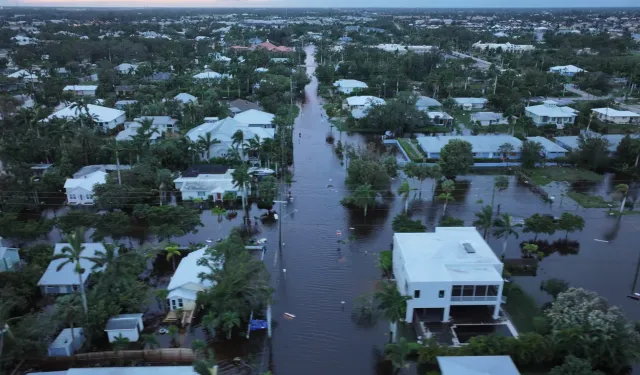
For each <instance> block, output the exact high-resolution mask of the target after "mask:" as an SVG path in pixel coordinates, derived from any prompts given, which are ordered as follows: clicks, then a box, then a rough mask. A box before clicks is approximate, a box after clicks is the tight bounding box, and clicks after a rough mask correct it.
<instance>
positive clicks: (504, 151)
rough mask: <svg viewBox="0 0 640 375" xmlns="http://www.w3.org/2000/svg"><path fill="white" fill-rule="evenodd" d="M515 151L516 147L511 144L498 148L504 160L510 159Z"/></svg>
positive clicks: (504, 144)
mask: <svg viewBox="0 0 640 375" xmlns="http://www.w3.org/2000/svg"><path fill="white" fill-rule="evenodd" d="M514 150H515V147H513V145H512V144H511V143H509V142H505V143H503V144H501V145H500V147H498V153H500V154H501V155H502V159H503V160H508V159H509V154H510V153H512V152H513V151H514Z"/></svg>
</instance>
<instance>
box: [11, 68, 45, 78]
mask: <svg viewBox="0 0 640 375" xmlns="http://www.w3.org/2000/svg"><path fill="white" fill-rule="evenodd" d="M7 77H9V78H26V79H38V78H39V76H38V75H37V74H36V73H33V74H32V73H29V72H28V71H26V70H24V69H21V70H18V71H17V72H15V73H11V74H9V75H8V76H7Z"/></svg>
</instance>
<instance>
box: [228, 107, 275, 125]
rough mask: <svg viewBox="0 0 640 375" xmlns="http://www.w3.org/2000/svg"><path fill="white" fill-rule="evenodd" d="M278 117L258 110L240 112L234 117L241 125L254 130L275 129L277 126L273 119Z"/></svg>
mask: <svg viewBox="0 0 640 375" xmlns="http://www.w3.org/2000/svg"><path fill="white" fill-rule="evenodd" d="M275 117H276V116H275V115H274V114H272V113H269V112H264V111H260V110H257V109H249V110H247V111H244V112H240V113H238V114H237V115H235V116H233V119H234V120H236V121H238V122H239V123H241V124H246V125H247V126H249V127H251V128H254V127H257V128H265V129H275V127H276V125H275V124H274V123H273V119H274V118H275Z"/></svg>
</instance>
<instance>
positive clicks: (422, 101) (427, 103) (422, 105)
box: [416, 95, 442, 112]
mask: <svg viewBox="0 0 640 375" xmlns="http://www.w3.org/2000/svg"><path fill="white" fill-rule="evenodd" d="M440 107H442V103H440V102H439V101H437V100H435V99H433V98H430V97H428V96H422V95H421V96H418V100H417V101H416V108H417V109H418V110H419V111H422V112H429V110H431V109H436V108H440Z"/></svg>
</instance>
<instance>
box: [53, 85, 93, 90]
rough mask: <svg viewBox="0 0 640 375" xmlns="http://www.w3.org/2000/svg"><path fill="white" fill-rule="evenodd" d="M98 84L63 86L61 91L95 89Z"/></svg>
mask: <svg viewBox="0 0 640 375" xmlns="http://www.w3.org/2000/svg"><path fill="white" fill-rule="evenodd" d="M97 89H98V86H95V85H71V86H65V87H64V88H63V89H62V91H96V90H97Z"/></svg>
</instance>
